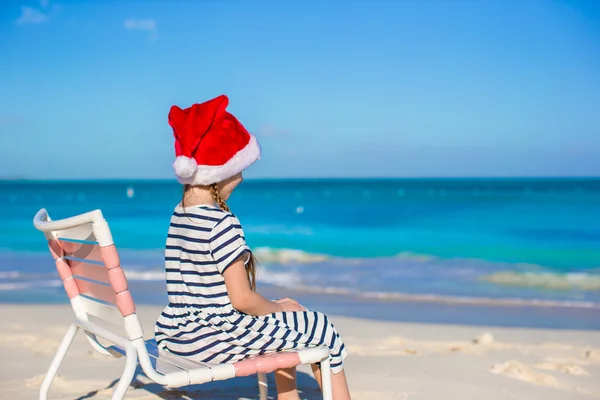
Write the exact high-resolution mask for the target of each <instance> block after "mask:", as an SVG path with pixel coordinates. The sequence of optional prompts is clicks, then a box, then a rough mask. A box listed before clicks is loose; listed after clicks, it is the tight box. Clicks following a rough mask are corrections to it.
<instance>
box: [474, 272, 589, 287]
mask: <svg viewBox="0 0 600 400" xmlns="http://www.w3.org/2000/svg"><path fill="white" fill-rule="evenodd" d="M481 279H482V280H484V281H487V282H492V283H496V284H499V285H506V286H521V287H536V288H540V289H552V290H573V289H575V290H584V291H594V290H600V275H592V274H588V273H566V274H560V273H553V272H515V271H500V272H495V273H493V274H490V275H485V276H483V277H481Z"/></svg>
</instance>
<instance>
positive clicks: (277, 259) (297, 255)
mask: <svg viewBox="0 0 600 400" xmlns="http://www.w3.org/2000/svg"><path fill="white" fill-rule="evenodd" d="M254 255H255V256H256V258H257V259H258V261H259V262H260V263H263V264H281V265H286V264H313V263H319V262H324V261H327V260H329V259H331V258H332V257H331V256H329V255H327V254H317V253H308V252H306V251H303V250H294V249H274V248H271V247H257V248H255V249H254Z"/></svg>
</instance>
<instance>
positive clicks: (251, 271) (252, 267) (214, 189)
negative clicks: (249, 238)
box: [181, 183, 258, 291]
mask: <svg viewBox="0 0 600 400" xmlns="http://www.w3.org/2000/svg"><path fill="white" fill-rule="evenodd" d="M191 188H192V185H183V196H182V199H181V205H182V206H183V207H184V208H185V195H186V194H187V192H188V191H189V190H190V189H191ZM208 190H209V191H210V194H211V196H212V198H213V200H214V201H215V203H217V204H218V205H219V208H220V209H221V210H223V211H226V212H228V213H230V212H231V210H230V209H229V206H228V205H227V203H225V201H224V200H223V199H222V198H221V194H220V193H219V186H218V185H217V184H216V183H213V184H212V185H209V186H208ZM257 266H258V262H257V260H256V257H254V254H253V253H250V259H249V260H248V262H247V263H246V265H245V267H246V274H247V275H248V281H249V282H250V289H252V291H256V268H257Z"/></svg>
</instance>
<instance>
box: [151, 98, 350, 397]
mask: <svg viewBox="0 0 600 400" xmlns="http://www.w3.org/2000/svg"><path fill="white" fill-rule="evenodd" d="M227 105H228V99H227V97H226V96H219V97H217V98H215V99H212V100H209V101H207V102H205V103H202V104H194V105H193V106H191V107H190V108H187V109H183V110H182V109H181V108H179V107H177V106H173V107H171V110H170V112H169V125H171V127H172V128H173V133H174V136H175V153H176V156H177V158H176V160H175V163H174V164H173V167H174V169H175V173H176V175H177V178H178V181H179V182H180V183H183V184H184V194H183V199H182V201H181V204H178V205H177V206H176V207H175V211H174V212H173V215H172V217H171V225H170V227H169V232H168V236H167V245H166V250H165V266H166V277H167V292H168V296H169V305H168V306H167V307H166V308H165V309H164V311H163V312H162V314H161V316H160V317H159V318H158V321H157V322H156V328H155V336H156V341H157V343H158V346H159V347H160V348H162V349H165V350H167V351H169V352H171V353H174V354H177V355H179V356H184V357H189V358H190V359H192V360H194V361H198V362H209V363H230V362H236V361H240V360H242V359H244V358H247V357H252V356H257V355H260V354H263V353H267V352H277V351H282V350H290V349H294V348H298V347H305V346H311V345H327V346H329V348H330V362H331V368H332V371H333V377H332V387H333V396H334V398H335V399H336V400H345V399H350V394H349V391H348V386H347V383H346V377H345V374H344V370H343V359H344V358H345V357H346V354H347V351H346V349H345V347H344V344H343V342H342V339H341V338H340V335H339V334H338V333H337V331H336V330H335V327H334V326H333V324H332V323H331V322H330V321H329V319H328V318H327V317H326V316H325V315H323V314H321V313H317V312H312V311H308V310H306V309H305V308H304V307H302V306H301V305H300V304H298V303H297V302H296V301H295V300H292V299H287V298H286V299H281V300H277V301H270V300H267V299H266V298H264V297H262V296H261V295H259V294H258V293H257V292H256V291H255V289H256V282H255V279H256V261H255V259H254V256H253V255H252V253H251V251H250V249H249V248H248V246H247V244H246V241H245V238H244V232H243V230H242V227H241V225H240V222H239V221H238V219H237V218H236V217H235V216H234V215H233V214H232V213H231V212H230V211H229V208H228V207H227V205H226V204H225V201H226V200H227V199H228V198H229V196H230V195H231V193H232V191H233V190H234V189H235V187H236V186H237V185H238V184H239V183H240V182H241V181H242V171H243V170H244V169H245V168H247V167H248V166H250V165H251V164H252V163H254V162H255V161H256V160H258V159H259V158H260V153H261V149H260V146H259V144H258V142H257V141H256V138H255V137H254V136H252V135H251V134H249V133H248V132H247V131H246V129H245V128H244V127H243V126H242V124H241V123H240V122H239V121H238V120H237V119H236V118H235V117H234V116H233V115H232V114H230V113H229V112H227V111H226V107H227ZM312 370H313V373H314V375H315V378H316V380H317V382H319V384H321V374H320V370H319V367H318V366H317V365H313V366H312ZM275 382H276V385H277V392H278V398H279V399H295V400H296V399H299V396H298V391H297V388H296V370H295V368H290V369H286V370H279V371H276V372H275Z"/></svg>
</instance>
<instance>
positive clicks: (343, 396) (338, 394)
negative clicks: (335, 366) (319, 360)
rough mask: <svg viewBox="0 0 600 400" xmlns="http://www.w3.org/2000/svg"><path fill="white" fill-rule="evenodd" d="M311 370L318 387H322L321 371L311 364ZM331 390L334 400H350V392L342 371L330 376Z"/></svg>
mask: <svg viewBox="0 0 600 400" xmlns="http://www.w3.org/2000/svg"><path fill="white" fill-rule="evenodd" d="M311 368H312V371H313V374H314V375H315V379H316V380H317V383H318V384H319V387H322V386H321V385H322V381H321V370H320V369H319V367H318V366H317V364H312V365H311ZM331 389H332V392H333V398H334V400H350V390H349V389H348V382H347V381H346V374H345V373H344V371H343V370H342V371H341V372H339V373H337V374H331Z"/></svg>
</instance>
